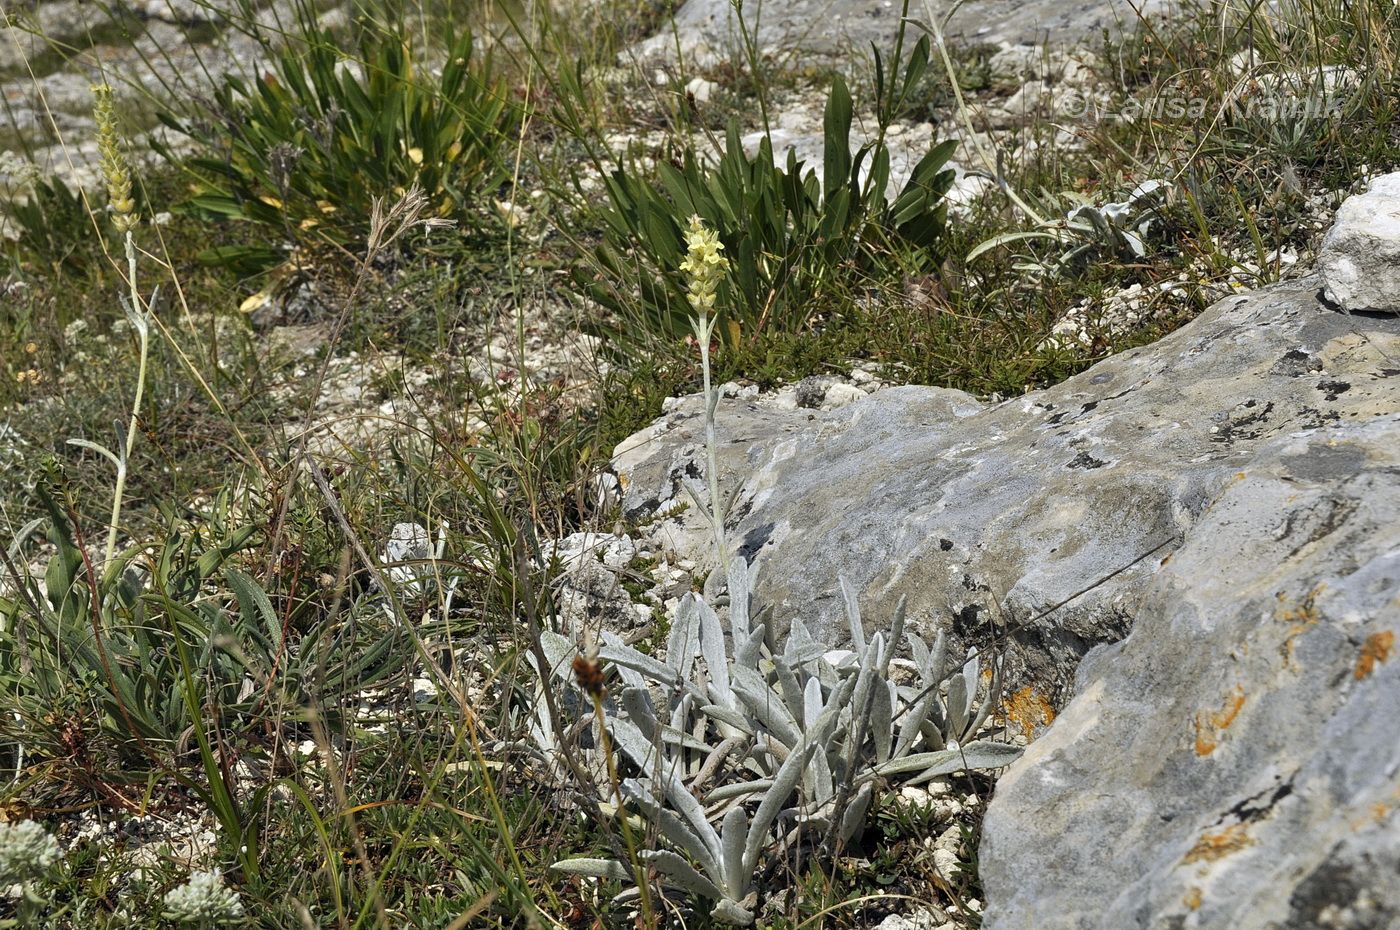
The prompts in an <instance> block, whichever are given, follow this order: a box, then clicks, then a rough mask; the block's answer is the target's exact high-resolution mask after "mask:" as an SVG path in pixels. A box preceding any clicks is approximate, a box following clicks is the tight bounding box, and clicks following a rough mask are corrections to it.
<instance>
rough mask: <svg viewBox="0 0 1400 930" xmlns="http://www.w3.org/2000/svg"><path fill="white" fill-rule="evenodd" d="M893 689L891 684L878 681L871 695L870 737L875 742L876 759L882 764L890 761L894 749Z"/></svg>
mask: <svg viewBox="0 0 1400 930" xmlns="http://www.w3.org/2000/svg"><path fill="white" fill-rule="evenodd" d="M893 687H894V686H893V685H891V684H890V683H889V682H885V681H876V682H875V684H874V686H873V687H872V689H871V695H870V696H871V700H870V735H871V736H872V737H873V738H874V740H875V758H877V759H879V760H880V761H881V762H886V761H888V760H889V758H890V750H891V749H892V748H893V747H892V746H891V742H892V740H893V739H894V723H893V719H892V718H893V713H894V711H893V707H894V695H892V694H891V693H890V692H891V690H892V689H893Z"/></svg>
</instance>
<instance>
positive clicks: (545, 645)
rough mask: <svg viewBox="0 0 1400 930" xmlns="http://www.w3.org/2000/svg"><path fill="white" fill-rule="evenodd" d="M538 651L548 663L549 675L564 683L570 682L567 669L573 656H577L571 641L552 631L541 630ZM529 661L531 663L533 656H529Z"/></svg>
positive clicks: (576, 650) (576, 649)
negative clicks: (539, 650)
mask: <svg viewBox="0 0 1400 930" xmlns="http://www.w3.org/2000/svg"><path fill="white" fill-rule="evenodd" d="M540 649H541V651H542V652H543V653H544V657H545V660H546V661H547V662H549V674H550V675H553V676H555V677H558V678H562V679H564V680H565V681H571V680H572V678H571V677H570V675H569V669H570V668H571V666H572V663H573V661H574V656H576V655H578V646H576V645H574V642H573V640H571V639H569V638H568V637H567V636H561V635H559V634H558V633H555V632H554V631H552V630H543V631H542V632H541V633H540ZM530 659H531V662H532V663H533V661H534V655H533V654H531V656H530ZM536 671H539V669H536Z"/></svg>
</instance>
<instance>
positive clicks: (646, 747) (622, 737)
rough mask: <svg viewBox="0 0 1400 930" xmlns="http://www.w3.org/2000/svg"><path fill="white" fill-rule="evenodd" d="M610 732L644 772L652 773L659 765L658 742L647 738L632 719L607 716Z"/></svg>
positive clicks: (618, 745) (618, 744)
mask: <svg viewBox="0 0 1400 930" xmlns="http://www.w3.org/2000/svg"><path fill="white" fill-rule="evenodd" d="M605 719H606V720H607V723H608V732H609V733H611V734H612V739H613V742H614V743H615V744H616V745H617V747H618V748H619V749H621V750H622V751H623V752H624V753H626V755H627V757H628V758H629V759H631V760H632V762H633V763H634V764H635V765H636V766H637V767H638V768H640V769H641V770H642V771H643V772H646V773H647V774H651V773H652V772H653V770H655V769H656V767H657V762H658V761H659V759H660V756H658V755H657V747H656V744H655V743H653V742H652V741H651V740H649V739H647V738H646V735H645V734H643V733H642V731H641V730H639V729H637V726H636V725H635V724H634V723H632V721H630V720H626V719H623V718H622V717H613V716H606V717H605Z"/></svg>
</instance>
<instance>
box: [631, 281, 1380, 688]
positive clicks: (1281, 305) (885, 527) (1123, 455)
mask: <svg viewBox="0 0 1400 930" xmlns="http://www.w3.org/2000/svg"><path fill="white" fill-rule="evenodd" d="M1317 293H1318V281H1317V279H1316V278H1310V279H1305V280H1303V281H1301V282H1298V283H1295V284H1291V285H1287V286H1278V287H1275V288H1272V289H1269V290H1265V291H1261V292H1258V293H1255V294H1252V295H1242V296H1237V297H1231V298H1228V299H1226V300H1224V301H1222V302H1220V303H1218V304H1216V305H1215V306H1214V307H1212V308H1211V309H1210V310H1208V311H1207V312H1206V313H1204V314H1203V315H1202V316H1201V317H1199V318H1198V319H1197V320H1195V321H1194V322H1193V323H1191V324H1189V325H1187V326H1186V327H1184V328H1182V329H1181V330H1179V331H1177V332H1176V333H1174V334H1173V335H1171V336H1169V337H1167V338H1166V339H1163V340H1161V341H1160V342H1158V343H1156V344H1154V345H1152V346H1148V347H1144V348H1140V349H1135V350H1133V351H1130V352H1126V353H1122V354H1120V355H1117V356H1114V357H1112V358H1110V359H1107V360H1105V361H1104V362H1102V363H1100V364H1098V365H1096V366H1094V367H1093V368H1092V369H1090V370H1089V371H1086V372H1084V373H1083V374H1081V375H1079V376H1077V377H1075V378H1071V379H1070V380H1068V381H1066V382H1064V383H1063V384H1060V385H1057V386H1055V387H1053V388H1050V389H1048V390H1045V391H1038V392H1034V393H1031V394H1027V395H1025V396H1023V397H1018V398H1015V399H1013V400H1008V401H1005V402H1003V403H1000V404H995V405H988V404H984V403H982V402H980V401H978V400H977V399H975V398H973V397H971V396H969V395H967V394H964V393H962V392H959V391H952V390H943V389H938V388H921V387H910V388H895V389H889V390H884V391H880V392H877V393H875V394H873V395H871V396H869V397H867V398H865V399H863V400H859V401H857V402H855V403H852V404H849V405H848V406H845V407H842V408H841V409H838V410H829V411H815V410H807V409H791V408H795V407H796V405H795V404H791V403H789V404H786V405H780V404H770V403H765V401H764V399H763V398H762V397H758V398H755V399H752V400H725V401H724V402H723V403H722V404H721V406H720V418H719V436H720V442H721V446H722V449H721V455H720V472H721V482H722V486H723V487H724V488H726V489H733V488H735V487H737V486H739V485H742V489H741V491H740V492H739V495H738V497H737V499H736V502H735V505H734V509H733V512H732V514H731V525H730V526H729V535H730V538H731V540H732V541H733V542H734V543H735V544H736V545H737V546H738V548H739V549H740V550H741V551H742V552H744V553H745V554H746V555H747V556H749V557H750V558H751V559H754V560H756V562H757V564H758V567H759V572H760V575H759V583H758V595H759V596H760V597H761V598H762V599H763V600H764V601H766V602H767V603H770V604H772V605H773V607H774V609H775V612H776V615H777V617H778V619H779V620H783V619H787V618H790V617H792V616H794V615H795V614H797V613H798V612H801V614H802V616H803V617H804V619H805V620H806V622H807V623H808V624H810V625H814V626H815V627H816V628H818V629H820V630H822V631H823V632H824V633H825V634H826V635H827V636H829V637H831V638H833V639H839V637H840V635H841V629H842V625H843V622H842V621H841V619H840V618H841V607H840V599H839V597H838V594H837V591H838V588H837V584H838V581H837V579H838V576H845V577H846V578H847V579H848V580H849V581H850V582H851V583H852V584H853V586H854V587H855V589H856V591H857V592H859V595H860V598H861V601H862V603H863V604H864V605H865V608H866V610H867V612H868V616H870V617H872V618H884V617H887V616H888V615H889V612H890V611H891V610H893V607H894V604H895V603H896V601H897V600H898V598H899V597H900V596H901V595H907V596H908V598H909V606H910V610H911V622H912V623H913V624H914V625H915V626H918V627H922V628H924V629H925V631H928V630H929V629H930V628H932V627H940V628H944V629H947V630H949V631H950V632H951V633H952V634H953V637H954V640H955V642H958V643H959V644H960V645H963V646H968V645H973V644H979V643H980V644H983V645H985V644H986V643H987V642H988V641H989V639H990V638H991V637H992V635H993V633H994V631H999V630H1004V628H1005V627H1006V626H1007V625H1008V624H1012V625H1013V626H1014V631H1013V632H1012V634H1011V636H1010V640H1011V641H1010V644H1009V646H1008V663H1009V667H1010V668H1009V671H1010V675H1011V679H1012V681H1013V682H1015V684H1016V686H1017V687H1020V686H1022V685H1034V686H1035V687H1036V688H1037V690H1038V692H1039V697H1038V698H1037V700H1040V699H1046V700H1048V701H1050V702H1051V703H1052V704H1061V703H1063V699H1064V698H1065V696H1066V693H1067V689H1068V685H1069V684H1070V679H1071V676H1072V674H1073V672H1074V669H1075V666H1076V664H1077V663H1078V660H1079V659H1080V657H1082V656H1083V655H1084V654H1085V653H1086V652H1088V650H1089V649H1090V648H1092V647H1093V646H1095V645H1098V644H1101V643H1108V642H1114V641H1117V640H1119V639H1121V638H1122V637H1123V636H1125V635H1126V634H1127V632H1128V630H1129V627H1130V625H1131V620H1132V618H1133V617H1134V616H1135V615H1136V614H1137V613H1138V611H1139V609H1140V604H1141V599H1142V596H1143V593H1144V591H1145V590H1146V589H1147V586H1148V584H1149V583H1150V581H1151V579H1152V578H1153V576H1154V575H1155V574H1156V573H1157V572H1158V571H1159V570H1160V565H1161V563H1162V561H1163V559H1164V557H1166V556H1167V555H1168V554H1169V553H1171V552H1172V551H1173V550H1175V549H1177V548H1178V547H1179V546H1181V544H1182V540H1183V539H1184V538H1188V537H1189V535H1190V534H1191V533H1192V532H1193V528H1194V527H1195V526H1196V525H1197V523H1198V522H1199V521H1200V520H1201V519H1203V516H1204V515H1206V514H1207V513H1208V512H1209V511H1210V508H1211V506H1212V503H1213V502H1214V501H1215V500H1216V499H1217V498H1219V497H1220V495H1221V494H1222V493H1224V492H1225V491H1227V489H1229V488H1230V487H1231V486H1232V484H1233V483H1234V482H1236V481H1238V480H1239V476H1240V475H1241V474H1245V475H1247V474H1249V471H1250V469H1251V468H1253V467H1254V463H1255V461H1256V458H1257V457H1258V456H1259V455H1261V454H1262V453H1261V450H1263V449H1265V448H1266V447H1268V446H1269V444H1270V443H1272V442H1275V441H1277V440H1280V439H1281V438H1285V437H1290V436H1294V435H1308V434H1317V435H1319V436H1325V435H1326V431H1328V430H1332V429H1336V428H1338V427H1340V426H1342V425H1346V424H1354V423H1364V422H1366V421H1368V420H1371V419H1374V418H1377V417H1382V416H1385V415H1390V414H1394V413H1396V412H1397V411H1400V379H1397V378H1394V377H1391V376H1390V375H1391V374H1393V373H1396V372H1397V371H1400V321H1397V320H1393V319H1390V318H1373V317H1351V316H1347V315H1344V314H1339V313H1335V312H1332V311H1331V310H1329V309H1328V308H1327V307H1326V306H1324V305H1323V304H1322V303H1321V302H1320V301H1319V300H1318V298H1317ZM702 439H703V425H702V418H701V416H700V404H699V401H698V398H688V399H686V400H685V401H683V402H680V403H678V404H677V405H675V406H674V407H673V408H672V409H671V411H670V412H669V413H668V414H667V415H666V416H665V417H663V418H662V419H661V420H660V421H658V422H657V423H656V424H654V425H653V426H652V427H650V428H649V429H647V430H645V431H643V432H642V433H640V434H638V435H636V436H634V437H631V438H630V439H629V440H628V441H627V442H625V443H623V444H622V445H621V446H620V447H619V449H618V454H617V456H616V457H615V460H614V467H615V469H616V470H617V472H618V475H619V478H620V480H621V483H622V486H623V488H624V495H623V509H624V512H625V513H626V515H627V516H628V517H629V518H631V519H633V520H641V521H645V522H647V523H648V527H647V531H648V533H649V534H650V535H651V537H652V538H653V539H654V540H655V541H656V542H657V543H658V545H660V546H661V547H662V548H663V549H664V550H667V551H674V552H675V553H676V554H677V555H678V556H679V557H682V558H685V557H689V558H692V559H696V560H697V561H704V560H706V559H708V558H709V546H708V531H707V529H706V527H705V525H704V523H703V521H702V520H701V518H700V517H699V516H698V514H697V513H696V509H695V508H693V507H692V508H689V509H684V508H685V503H686V501H687V499H688V498H687V495H686V494H685V493H684V492H683V481H684V479H685V478H686V477H690V478H696V477H699V476H701V475H703V465H702V463H703V458H702V455H701V448H700V443H701V441H702ZM1260 516H1261V518H1263V517H1268V518H1269V519H1272V514H1262V515H1260ZM882 622H883V621H882Z"/></svg>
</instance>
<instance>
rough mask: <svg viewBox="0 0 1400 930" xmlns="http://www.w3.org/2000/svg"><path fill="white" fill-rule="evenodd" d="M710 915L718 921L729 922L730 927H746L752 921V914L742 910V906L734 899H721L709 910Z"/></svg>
mask: <svg viewBox="0 0 1400 930" xmlns="http://www.w3.org/2000/svg"><path fill="white" fill-rule="evenodd" d="M710 916H711V917H713V918H714V919H715V920H718V921H719V922H720V923H725V924H729V925H730V926H731V927H747V926H748V925H749V924H751V923H753V914H750V913H749V912H748V911H746V910H744V908H743V906H742V905H740V904H739V903H737V902H735V901H727V900H726V901H721V902H719V903H718V904H716V905H715V909H714V910H713V911H710Z"/></svg>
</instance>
